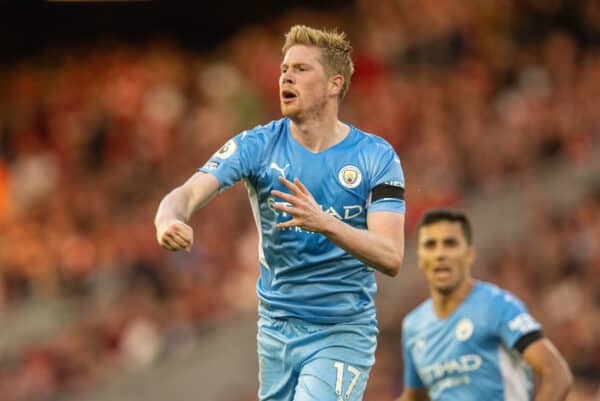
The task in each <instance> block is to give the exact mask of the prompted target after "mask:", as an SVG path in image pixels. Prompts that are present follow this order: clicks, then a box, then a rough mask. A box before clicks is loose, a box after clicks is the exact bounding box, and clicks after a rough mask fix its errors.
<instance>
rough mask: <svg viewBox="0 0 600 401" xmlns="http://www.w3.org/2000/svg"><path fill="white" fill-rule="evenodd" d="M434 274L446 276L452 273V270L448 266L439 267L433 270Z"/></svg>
mask: <svg viewBox="0 0 600 401" xmlns="http://www.w3.org/2000/svg"><path fill="white" fill-rule="evenodd" d="M433 273H434V274H444V275H446V274H450V273H452V269H450V268H449V267H448V266H437V267H434V268H433Z"/></svg>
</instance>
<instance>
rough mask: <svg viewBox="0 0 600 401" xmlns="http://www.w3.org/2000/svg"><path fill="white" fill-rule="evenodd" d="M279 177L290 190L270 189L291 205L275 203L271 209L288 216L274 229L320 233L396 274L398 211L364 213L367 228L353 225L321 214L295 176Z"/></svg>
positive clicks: (400, 250)
mask: <svg viewBox="0 0 600 401" xmlns="http://www.w3.org/2000/svg"><path fill="white" fill-rule="evenodd" d="M279 180H280V181H281V182H282V183H283V184H284V185H285V186H286V187H287V188H288V189H289V190H290V192H291V193H289V194H287V193H284V192H281V191H277V190H274V191H272V194H273V195H274V196H276V197H278V198H281V199H283V200H285V201H286V202H288V203H290V204H291V205H292V206H289V205H285V204H282V203H276V204H275V208H276V209H278V210H280V211H283V212H286V213H288V214H290V215H291V216H292V219H291V220H289V221H286V222H284V223H280V224H278V225H277V227H278V228H287V227H294V226H297V227H301V228H303V229H305V230H308V231H314V232H320V233H322V234H323V235H326V236H327V237H328V238H329V239H330V240H331V241H332V242H334V243H335V244H336V245H338V246H339V247H341V248H343V249H345V250H346V251H347V252H348V253H350V254H351V255H353V256H354V257H356V258H357V259H360V260H361V261H363V262H364V263H365V264H367V265H368V266H372V267H374V268H375V269H377V270H379V271H381V272H382V273H384V274H387V275H389V276H395V275H396V274H398V271H399V270H400V267H401V266H402V259H403V258H404V216H403V215H402V214H399V213H392V212H376V213H370V214H369V215H368V216H367V226H368V230H362V229H358V228H354V227H352V226H351V225H349V224H346V223H344V222H343V221H340V220H338V219H336V218H335V217H333V216H331V215H329V214H327V213H325V212H324V211H323V210H322V209H321V207H320V206H319V205H318V204H317V202H316V201H315V200H314V198H313V196H312V195H311V193H310V192H309V191H308V190H307V189H306V187H305V186H304V185H303V184H302V183H301V182H300V181H299V180H298V179H296V180H294V182H290V181H288V180H286V179H285V178H283V177H280V178H279Z"/></svg>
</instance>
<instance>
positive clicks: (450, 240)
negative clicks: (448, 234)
mask: <svg viewBox="0 0 600 401" xmlns="http://www.w3.org/2000/svg"><path fill="white" fill-rule="evenodd" d="M444 245H445V246H447V247H449V248H454V247H455V246H457V245H458V241H457V240H456V238H446V239H445V240H444Z"/></svg>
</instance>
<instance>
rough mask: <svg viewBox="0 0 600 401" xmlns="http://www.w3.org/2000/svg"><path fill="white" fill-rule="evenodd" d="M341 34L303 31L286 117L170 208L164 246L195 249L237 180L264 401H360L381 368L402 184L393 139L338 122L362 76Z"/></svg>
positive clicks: (288, 67)
mask: <svg viewBox="0 0 600 401" xmlns="http://www.w3.org/2000/svg"><path fill="white" fill-rule="evenodd" d="M350 50H351V48H350V44H349V42H348V41H347V40H346V38H345V36H344V35H343V34H339V33H335V32H326V31H321V30H315V29H312V28H308V27H305V26H294V27H292V28H291V30H290V31H289V32H288V34H287V35H286V41H285V44H284V47H283V53H284V59H283V62H282V63H281V75H280V80H279V87H280V104H281V111H282V114H283V116H284V118H282V119H281V120H278V121H273V122H271V123H269V124H267V125H264V126H259V127H256V128H254V129H251V130H248V131H244V132H242V133H240V134H239V135H237V136H235V137H234V138H232V139H231V140H229V141H228V142H227V143H226V144H225V145H224V146H223V147H222V148H221V149H220V150H219V151H217V152H216V153H215V154H214V155H213V157H211V158H210V160H208V161H207V162H206V164H204V166H203V167H202V168H200V169H199V172H197V173H196V174H194V175H193V176H192V177H191V178H190V179H189V180H188V181H187V182H185V183H184V184H183V185H182V186H180V187H178V188H176V189H174V190H173V191H172V192H170V193H169V194H168V195H167V196H166V197H165V198H164V199H163V200H162V202H161V204H160V207H159V210H158V212H157V215H156V219H155V224H156V229H157V238H158V241H159V243H160V244H161V245H162V246H163V247H164V248H166V249H169V250H173V251H177V250H183V249H189V248H190V247H191V246H192V243H193V232H192V229H191V227H190V226H188V225H187V224H186V223H187V222H188V220H189V218H190V216H191V214H192V213H193V211H194V210H195V209H197V208H198V207H201V206H203V205H205V204H206V202H207V201H208V200H210V199H211V198H212V197H213V196H214V195H216V194H217V193H218V192H219V191H222V190H224V189H225V188H227V187H229V186H230V185H232V184H234V183H235V182H237V181H239V180H242V179H243V180H244V181H245V184H246V186H247V188H248V193H249V197H250V201H251V206H252V210H253V213H254V217H255V220H256V223H257V226H258V230H259V238H260V239H259V259H260V260H259V261H260V278H259V281H258V284H257V293H258V297H259V316H260V318H259V330H258V353H259V367H260V388H259V398H260V399H261V400H267V399H268V400H296V401H301V400H320V401H328V400H331V401H338V400H339V399H342V398H343V399H345V400H360V399H362V394H363V392H364V389H365V386H366V382H367V378H368V375H369V371H370V368H371V366H372V364H373V363H374V351H375V347H376V335H377V332H378V329H377V324H376V320H375V305H374V300H373V298H374V295H375V293H376V288H377V287H376V282H375V277H374V271H373V268H374V269H377V270H379V271H381V272H383V273H384V274H387V275H390V276H395V275H396V274H397V273H398V270H399V269H400V266H401V264H402V259H403V252H404V233H403V231H404V210H405V205H404V176H403V172H402V168H401V166H400V160H399V158H398V156H397V155H396V153H395V152H394V150H393V149H392V148H391V146H390V145H389V144H388V143H387V142H385V141H384V140H383V139H381V138H379V137H376V136H374V135H370V134H366V133H364V132H362V131H360V130H358V129H357V128H355V127H353V126H351V125H349V124H346V123H343V122H341V121H339V120H338V109H339V103H340V101H341V100H342V98H343V97H344V95H345V93H346V91H347V90H348V86H349V83H350V77H351V75H352V72H353V65H352V60H351V58H350Z"/></svg>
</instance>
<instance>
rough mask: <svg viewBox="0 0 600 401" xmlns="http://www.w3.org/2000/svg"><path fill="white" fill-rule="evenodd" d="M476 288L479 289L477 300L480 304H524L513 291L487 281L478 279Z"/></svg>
mask: <svg viewBox="0 0 600 401" xmlns="http://www.w3.org/2000/svg"><path fill="white" fill-rule="evenodd" d="M475 289H476V291H477V296H476V297H475V298H476V299H475V302H476V303H478V304H484V303H485V302H487V303H489V304H490V305H494V306H500V305H502V304H517V305H521V304H522V301H521V300H520V299H519V298H518V297H517V296H515V295H514V294H513V293H512V292H510V291H508V290H507V289H504V288H501V287H499V286H497V285H496V284H493V283H490V282H487V281H478V282H477V283H476V285H475Z"/></svg>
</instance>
